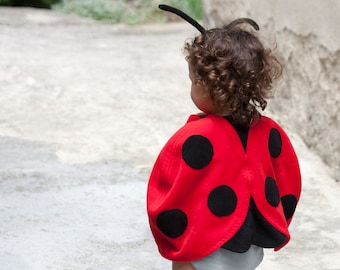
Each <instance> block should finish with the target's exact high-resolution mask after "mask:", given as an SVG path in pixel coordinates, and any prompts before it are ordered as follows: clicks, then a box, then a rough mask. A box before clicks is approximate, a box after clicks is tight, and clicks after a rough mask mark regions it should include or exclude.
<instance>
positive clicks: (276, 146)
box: [268, 128, 282, 158]
mask: <svg viewBox="0 0 340 270" xmlns="http://www.w3.org/2000/svg"><path fill="white" fill-rule="evenodd" d="M268 149H269V153H270V155H271V156H272V157H273V158H276V157H278V156H279V155H280V154H281V149H282V139H281V135H280V132H279V131H278V130H277V129H276V128H272V129H271V130H270V134H269V141H268Z"/></svg>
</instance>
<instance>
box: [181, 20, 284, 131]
mask: <svg viewBox="0 0 340 270" xmlns="http://www.w3.org/2000/svg"><path fill="white" fill-rule="evenodd" d="M184 52H185V53H186V59H187V61H188V63H189V65H191V68H192V70H193V72H194V75H195V82H196V83H199V84H201V85H202V86H203V87H204V88H206V89H208V90H209V92H210V95H211V98H212V100H213V102H214V104H215V106H216V108H217V109H218V112H220V113H221V114H224V115H230V116H231V117H232V120H233V122H234V123H235V124H237V125H241V126H244V127H249V125H250V123H251V121H252V119H257V118H258V117H259V115H260V114H259V112H258V111H257V108H261V109H262V110H264V109H265V107H266V105H267V101H266V100H265V98H269V97H271V89H272V87H273V85H272V84H273V81H274V80H275V79H277V78H279V77H280V76H281V74H282V66H281V64H280V62H279V61H278V60H277V58H276V57H275V56H273V55H272V54H271V50H270V49H266V48H264V47H263V45H262V43H261V42H260V40H259V39H258V37H256V36H255V34H254V33H252V32H248V31H246V30H243V29H241V28H240V26H239V25H234V24H229V25H226V26H224V27H221V28H215V29H211V30H207V31H206V32H204V33H203V34H202V35H199V36H197V37H196V38H194V39H193V40H192V41H191V42H187V43H186V44H185V47H184Z"/></svg>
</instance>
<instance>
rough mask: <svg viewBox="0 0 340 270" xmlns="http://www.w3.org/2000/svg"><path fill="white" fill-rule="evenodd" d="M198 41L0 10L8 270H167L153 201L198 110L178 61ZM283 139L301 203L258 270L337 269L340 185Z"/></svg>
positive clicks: (1, 245) (176, 29) (2, 208)
mask: <svg viewBox="0 0 340 270" xmlns="http://www.w3.org/2000/svg"><path fill="white" fill-rule="evenodd" d="M194 34H195V31H194V30H193V29H192V28H191V27H190V26H188V25H186V24H170V25H148V26H138V27H126V26H122V25H116V26H111V25H102V24H99V23H95V22H92V21H89V20H84V19H79V18H76V17H71V16H65V15H60V14H55V13H51V12H48V11H42V10H34V9H8V8H0V93H1V97H2V98H1V99H0V164H1V166H0V265H1V267H0V268H1V269H3V270H14V269H15V270H21V269H22V270H31V269H34V270H46V269H52V270H54V269H63V270H66V269H70V270H71V269H72V270H73V269H77V270H85V269H86V270H88V269H91V270H92V269H93V270H109V269H110V270H112V269H118V270H123V269H148V270H150V269H151V270H152V269H154V270H156V269H169V263H168V262H167V261H165V260H163V259H162V258H161V257H160V256H159V255H158V253H157V249H156V247H155V245H154V243H153V240H152V237H151V235H150V232H149V229H148V224H147V218H146V213H145V190H146V183H147V178H148V173H149V171H150V169H151V166H152V163H153V161H154V159H155V158H156V156H157V154H158V151H159V150H160V148H161V147H162V145H163V144H164V143H165V142H166V140H167V138H168V137H169V136H170V135H171V134H172V133H173V132H174V131H175V130H176V129H177V128H178V127H179V126H181V125H182V124H183V123H184V122H185V120H186V117H187V116H188V115H189V114H190V113H192V112H196V111H197V110H196V109H195V108H194V106H193V105H192V104H191V101H190V98H189V80H188V72H187V67H186V62H185V60H184V57H183V55H182V52H181V48H182V46H183V43H184V41H185V40H186V39H187V38H189V37H192V36H194ZM271 115H272V116H273V117H275V111H273V112H271ZM275 118H276V119H277V120H278V121H280V118H279V117H275ZM288 131H289V134H290V135H291V137H292V141H293V143H294V145H295V147H296V149H297V153H298V155H299V158H300V161H301V169H302V175H303V194H302V197H301V203H300V205H299V207H298V209H297V213H296V218H295V220H294V221H293V223H292V225H291V232H292V240H291V242H290V244H289V245H288V246H287V247H286V248H285V249H283V250H282V251H280V252H279V253H273V252H271V251H268V252H266V256H265V259H264V262H263V263H262V265H261V266H260V267H259V269H262V270H269V269H270V270H272V269H276V270H281V269H282V270H283V269H298V270H307V269H308V270H310V269H317V270H319V269H322V270H324V269H329V270H336V269H337V270H339V269H340V225H339V224H340V210H339V208H338V204H339V203H340V199H339V194H340V187H339V184H338V183H336V182H335V181H334V179H332V178H331V177H330V174H329V172H328V168H327V167H326V166H325V165H324V164H323V163H322V162H321V161H320V159H319V158H318V156H316V155H315V154H314V153H312V152H310V151H309V150H308V149H307V148H306V146H305V145H304V144H303V142H302V141H301V139H300V138H299V137H298V135H297V134H296V132H294V131H293V130H288Z"/></svg>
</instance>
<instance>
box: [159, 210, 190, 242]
mask: <svg viewBox="0 0 340 270" xmlns="http://www.w3.org/2000/svg"><path fill="white" fill-rule="evenodd" d="M156 224H157V227H158V228H159V229H160V230H161V232H162V233H164V234H165V235H166V236H168V237H171V238H176V237H179V236H180V235H182V234H183V233H184V231H185V229H186V227H187V225H188V218H187V216H186V214H185V213H184V212H183V211H181V210H179V209H172V210H167V211H164V212H162V213H160V214H159V215H158V217H157V220H156Z"/></svg>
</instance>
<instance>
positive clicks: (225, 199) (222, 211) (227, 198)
mask: <svg viewBox="0 0 340 270" xmlns="http://www.w3.org/2000/svg"><path fill="white" fill-rule="evenodd" d="M236 204H237V197H236V194H235V192H234V191H233V190H232V189H231V188H230V187H228V186H225V185H222V186H219V187H217V188H215V189H213V190H212V191H211V192H210V194H209V196H208V207H209V210H210V211H211V212H212V213H213V214H214V215H216V216H218V217H223V216H227V215H230V214H231V213H232V212H234V211H235V208H236Z"/></svg>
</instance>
